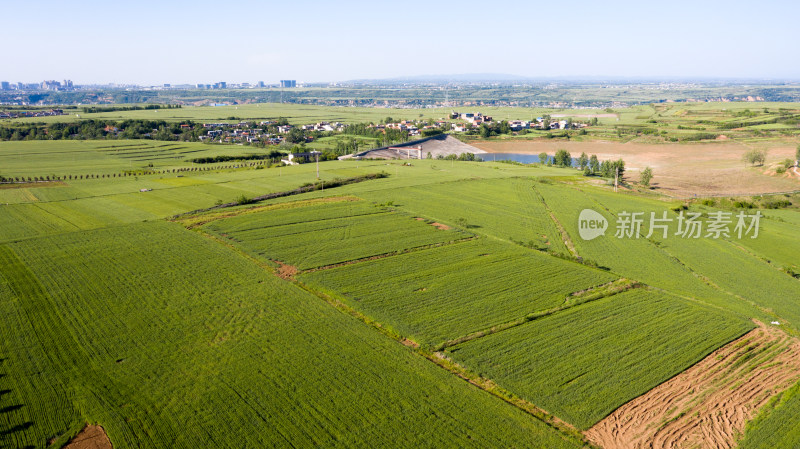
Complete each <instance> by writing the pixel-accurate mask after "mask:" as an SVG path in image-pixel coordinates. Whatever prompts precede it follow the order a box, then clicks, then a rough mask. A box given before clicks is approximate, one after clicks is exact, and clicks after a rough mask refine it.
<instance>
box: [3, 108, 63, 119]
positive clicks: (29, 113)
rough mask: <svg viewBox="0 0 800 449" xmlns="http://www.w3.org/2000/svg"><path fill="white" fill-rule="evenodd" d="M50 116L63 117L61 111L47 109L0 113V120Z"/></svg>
mask: <svg viewBox="0 0 800 449" xmlns="http://www.w3.org/2000/svg"><path fill="white" fill-rule="evenodd" d="M52 115H64V111H62V110H61V109H47V110H41V111H0V118H20V117H50V116H52Z"/></svg>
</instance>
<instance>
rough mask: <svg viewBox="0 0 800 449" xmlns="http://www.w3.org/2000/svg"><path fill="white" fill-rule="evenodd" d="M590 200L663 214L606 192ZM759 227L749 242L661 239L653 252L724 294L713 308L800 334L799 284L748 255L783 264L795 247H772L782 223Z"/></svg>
mask: <svg viewBox="0 0 800 449" xmlns="http://www.w3.org/2000/svg"><path fill="white" fill-rule="evenodd" d="M592 196H593V198H595V199H596V200H597V201H598V202H599V203H600V204H602V205H603V206H605V207H608V208H609V209H610V210H611V211H612V212H618V211H621V210H628V211H631V210H636V211H643V212H647V213H649V212H650V211H655V212H656V213H657V214H661V213H663V211H664V210H665V209H666V207H665V205H663V204H660V203H653V202H651V201H647V200H643V199H638V198H630V197H628V198H626V197H621V196H620V195H612V194H609V193H606V192H597V193H593V194H592ZM669 216H670V217H672V218H673V219H676V214H674V213H673V212H672V211H669ZM763 222H764V224H763V225H762V229H761V232H760V233H759V236H758V238H755V239H752V238H750V237H747V236H745V238H743V239H737V238H736V235H735V233H734V234H732V235H731V237H732V238H730V239H725V238H720V239H713V238H697V239H684V238H680V237H676V236H671V237H668V238H666V239H661V238H660V237H661V236H659V240H660V243H659V248H660V250H662V251H663V252H665V253H666V254H669V255H670V256H672V257H673V258H675V259H678V260H680V262H681V264H683V266H685V267H686V268H688V269H690V270H691V271H692V272H693V273H696V274H698V275H700V276H702V277H703V278H704V279H707V280H709V281H710V282H712V283H713V284H714V285H715V286H717V288H718V289H719V290H721V291H724V292H727V293H730V294H728V295H726V296H727V298H728V299H727V300H725V301H724V302H722V301H717V302H716V303H717V304H718V305H720V306H723V307H726V308H727V309H731V310H733V309H735V310H741V311H742V312H743V313H749V316H752V317H759V318H761V319H768V320H770V321H771V320H774V319H778V320H779V321H783V320H788V321H789V322H790V323H791V324H792V325H794V327H795V328H800V305H798V304H797V301H796V297H797V292H798V291H800V281H798V280H797V279H793V278H792V277H790V276H787V275H786V274H784V273H781V272H780V271H778V266H775V265H769V264H767V263H765V262H764V261H763V260H761V259H759V258H758V257H756V256H755V255H754V254H752V253H756V252H757V251H763V252H764V253H770V254H772V253H774V254H777V255H778V257H780V256H783V258H787V259H788V258H791V256H788V255H787V252H786V248H791V247H792V246H796V245H794V244H793V243H791V238H789V239H788V240H787V241H788V242H789V243H787V244H786V245H783V246H785V247H786V248H782V247H781V245H778V244H777V242H776V239H778V240H780V239H782V238H787V237H788V236H789V233H790V231H789V229H787V228H786V227H783V228H782V229H783V231H784V233H786V234H784V235H782V234H780V233H779V232H778V226H779V225H782V224H783V223H769V222H768V220H763ZM621 242H622V243H623V244H632V243H634V240H630V239H623V240H621ZM590 243H591V242H590ZM798 257H800V256H798V255H797V254H795V258H798ZM795 260H797V259H795ZM740 298H741V299H740ZM751 305H755V306H757V307H752V306H751ZM757 308H760V310H757Z"/></svg>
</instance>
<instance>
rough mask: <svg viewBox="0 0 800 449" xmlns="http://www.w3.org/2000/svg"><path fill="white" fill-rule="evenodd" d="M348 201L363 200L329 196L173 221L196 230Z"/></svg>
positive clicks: (198, 215) (212, 213)
mask: <svg viewBox="0 0 800 449" xmlns="http://www.w3.org/2000/svg"><path fill="white" fill-rule="evenodd" d="M346 201H361V198H358V197H356V196H352V195H345V196H328V197H324V198H313V199H310V200H300V201H291V202H287V203H278V204H265V205H262V206H254V207H248V208H244V209H236V210H225V211H220V212H211V213H199V214H196V215H190V216H182V218H178V219H172V221H176V222H179V223H180V224H182V225H183V226H184V227H186V228H187V229H194V228H196V227H198V226H203V225H205V224H208V223H211V222H214V221H217V220H222V219H224V218H231V217H236V216H239V215H245V214H251V213H254V212H261V211H268V210H283V209H294V208H299V207H306V206H314V205H317V204H323V203H340V202H346Z"/></svg>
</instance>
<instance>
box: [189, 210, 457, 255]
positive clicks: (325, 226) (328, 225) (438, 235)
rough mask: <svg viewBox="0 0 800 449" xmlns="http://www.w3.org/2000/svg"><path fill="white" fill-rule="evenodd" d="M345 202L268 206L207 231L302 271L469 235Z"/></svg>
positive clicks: (213, 225) (209, 226) (448, 241)
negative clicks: (331, 209)
mask: <svg viewBox="0 0 800 449" xmlns="http://www.w3.org/2000/svg"><path fill="white" fill-rule="evenodd" d="M344 206H345V207H341V206H340V207H339V208H338V209H337V210H336V211H334V212H329V211H327V210H326V208H327V207H328V205H327V204H323V205H321V206H310V207H300V208H295V209H284V210H281V209H279V210H266V211H261V212H255V213H249V214H245V215H241V216H237V217H233V218H225V219H222V220H218V221H214V222H212V223H210V224H208V225H206V226H205V229H207V230H208V231H210V232H212V233H214V234H216V235H219V236H221V237H224V238H227V239H229V240H231V241H232V242H235V244H236V245H237V246H239V247H241V248H242V249H244V250H245V251H247V252H248V253H250V254H253V255H257V256H261V257H264V258H267V259H270V260H275V261H281V262H285V263H287V264H289V265H293V266H295V267H297V268H299V269H301V270H304V269H309V268H316V267H320V266H325V265H331V264H336V263H342V262H348V261H352V260H357V259H362V258H366V257H370V256H378V255H382V254H386V253H392V252H398V251H403V250H407V249H412V248H417V247H423V246H427V245H435V244H442V243H450V242H454V241H457V240H461V239H465V238H469V237H470V236H471V235H470V234H468V233H465V232H462V231H457V230H442V229H438V228H436V227H434V226H431V225H429V224H427V223H425V222H423V221H419V220H415V219H414V218H413V217H410V216H408V215H405V214H401V213H398V212H391V211H388V210H387V209H384V208H378V207H376V206H373V205H370V204H366V205H365V204H362V203H344ZM303 213H305V215H302V214H303ZM320 214H322V215H321V216H320Z"/></svg>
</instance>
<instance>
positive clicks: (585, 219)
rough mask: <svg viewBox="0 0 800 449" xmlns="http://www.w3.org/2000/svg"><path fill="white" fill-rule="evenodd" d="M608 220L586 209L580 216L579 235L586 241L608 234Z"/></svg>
mask: <svg viewBox="0 0 800 449" xmlns="http://www.w3.org/2000/svg"><path fill="white" fill-rule="evenodd" d="M606 229H608V220H606V217H604V216H602V215H600V213H598V212H595V211H593V210H592V209H584V210H582V211H581V214H580V215H579V216H578V233H579V234H580V235H581V238H582V239H584V240H592V239H595V238H597V237H600V236H601V235H605V234H606Z"/></svg>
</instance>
